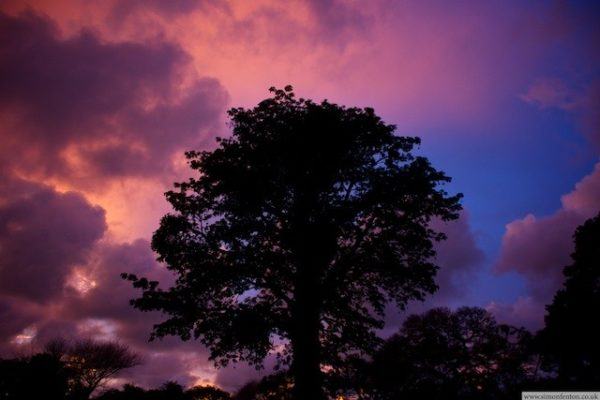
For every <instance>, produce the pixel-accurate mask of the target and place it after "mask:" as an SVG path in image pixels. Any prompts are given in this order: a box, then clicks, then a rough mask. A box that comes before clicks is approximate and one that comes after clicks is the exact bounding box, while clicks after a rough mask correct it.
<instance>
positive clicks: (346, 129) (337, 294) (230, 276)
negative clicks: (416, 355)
mask: <svg viewBox="0 0 600 400" xmlns="http://www.w3.org/2000/svg"><path fill="white" fill-rule="evenodd" d="M271 92H272V93H273V96H272V97H271V98H268V99H266V100H264V101H262V102H261V103H259V104H258V106H256V107H255V108H252V109H243V108H234V109H232V110H230V111H229V116H230V118H231V125H232V128H233V135H232V137H231V138H227V139H219V140H218V147H217V148H216V149H215V150H213V151H202V152H196V151H191V152H188V153H187V157H188V159H189V163H190V166H191V168H192V169H194V170H197V171H198V176H197V177H196V178H192V179H190V180H188V181H186V182H182V183H177V184H175V187H176V190H174V191H170V192H168V193H167V194H166V196H167V199H168V201H169V202H170V203H171V205H172V206H173V209H174V212H173V213H171V214H168V215H165V216H164V217H163V218H162V220H161V224H160V228H159V229H158V230H157V231H156V232H155V234H154V237H153V241H152V247H153V249H154V250H155V251H156V252H157V253H158V255H159V257H158V259H159V260H160V261H162V262H164V263H166V265H167V267H168V268H169V269H170V270H172V271H174V272H175V273H176V275H177V281H176V283H175V285H174V286H173V287H171V288H169V289H166V290H163V289H160V288H159V287H158V283H157V282H150V281H148V280H147V279H144V278H138V277H135V276H132V275H126V277H127V278H128V279H130V280H132V281H133V282H134V286H136V287H138V288H141V289H142V290H143V294H142V297H140V298H138V299H135V300H132V303H133V305H134V306H135V307H137V308H138V309H140V310H144V311H146V310H161V311H163V312H164V313H166V314H168V315H169V317H168V319H166V320H165V321H164V322H162V323H160V324H158V325H156V326H155V327H154V330H153V337H157V336H158V337H161V336H164V335H179V336H180V337H181V338H183V339H184V340H185V339H189V338H191V337H194V338H198V339H200V340H201V341H202V342H203V343H204V344H206V345H207V346H208V348H209V349H210V351H211V357H212V359H214V360H215V361H216V362H217V363H218V364H221V365H224V364H226V363H227V362H229V361H239V360H245V361H248V362H250V363H255V364H260V363H261V361H262V360H263V359H264V357H265V356H266V355H267V354H268V353H269V352H270V351H272V350H273V349H274V346H275V344H277V345H278V346H277V349H280V351H278V354H279V356H280V360H281V361H282V362H283V363H287V362H291V373H292V376H293V380H294V389H293V390H294V395H295V398H296V399H311V400H318V399H321V398H324V394H323V388H322V373H321V368H322V367H325V366H328V367H329V368H335V367H336V365H337V364H339V363H340V362H341V361H342V358H343V356H344V355H348V354H351V353H360V352H368V351H370V350H372V349H373V348H374V346H375V345H376V344H377V342H378V339H377V336H376V335H375V334H374V330H375V329H376V328H380V327H382V325H383V312H384V307H385V305H386V303H388V302H389V301H395V302H396V303H397V305H398V306H400V307H403V306H404V305H405V304H406V302H407V301H409V300H411V299H423V298H424V297H425V296H426V295H427V294H429V293H432V292H433V291H434V290H435V289H436V285H435V282H434V275H435V272H436V269H437V267H436V266H435V265H434V263H433V262H432V256H434V250H433V242H434V241H436V240H441V239H443V237H444V236H443V234H441V233H439V232H436V231H434V230H432V229H431V228H430V227H429V222H430V220H431V218H433V217H435V218H440V219H442V220H451V219H454V218H457V213H458V211H459V210H460V205H459V203H458V202H459V199H460V195H456V196H450V195H448V194H447V193H446V192H445V191H444V190H442V189H441V188H440V185H442V184H443V183H445V182H448V181H449V180H450V178H448V177H447V176H446V175H445V174H444V173H443V172H440V171H438V170H436V169H434V168H433V167H432V166H431V165H430V163H429V161H428V160H427V159H426V158H424V157H417V156H414V155H412V154H411V151H412V150H413V149H414V147H415V146H417V145H418V144H419V143H420V140H419V139H418V138H415V137H400V136H395V135H394V134H393V133H394V130H395V127H394V126H393V125H387V124H385V123H384V122H383V121H382V120H381V119H380V118H379V117H378V116H377V115H376V114H375V113H374V111H373V109H370V108H364V109H360V108H346V107H343V106H339V105H336V104H332V103H329V102H327V101H323V102H321V103H315V102H313V101H311V100H304V99H301V98H296V97H295V95H294V93H293V92H292V88H291V87H290V86H288V87H286V88H285V89H284V90H276V89H275V88H271ZM281 349H283V350H281Z"/></svg>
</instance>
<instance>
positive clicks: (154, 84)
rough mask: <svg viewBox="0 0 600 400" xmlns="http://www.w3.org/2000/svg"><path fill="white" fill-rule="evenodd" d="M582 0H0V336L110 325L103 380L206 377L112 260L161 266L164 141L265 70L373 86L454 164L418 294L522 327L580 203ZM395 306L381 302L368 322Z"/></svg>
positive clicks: (201, 132) (589, 101)
mask: <svg viewBox="0 0 600 400" xmlns="http://www.w3.org/2000/svg"><path fill="white" fill-rule="evenodd" d="M599 19H600V7H599V5H598V3H597V2H584V1H580V2H551V1H532V2H522V1H514V2H511V1H488V2H480V1H472V2H468V1H456V2H445V1H439V2H435V1H414V2H413V1H407V2H395V1H373V2H359V1H341V0H328V1H292V2H285V3H282V2H268V1H257V2H246V1H239V2H227V1H224V2H218V3H216V2H208V1H202V0H198V1H191V0H179V1H167V2H163V1H134V0H128V1H118V0H113V1H107V2H87V1H64V2H63V1H39V2H35V5H34V4H33V3H32V4H29V5H28V4H27V3H26V2H19V1H11V0H5V1H3V2H2V3H0V121H1V123H0V139H1V140H0V143H1V145H0V255H1V258H0V260H1V261H0V354H2V355H5V356H8V355H13V354H20V353H23V352H27V351H30V350H31V349H33V348H35V346H37V345H38V344H39V343H42V342H43V341H44V340H47V339H49V338H52V337H55V336H57V335H64V336H67V337H70V336H85V337H94V338H98V339H109V338H117V339H119V340H121V341H123V342H125V343H127V344H129V345H130V346H132V347H133V348H134V349H136V350H137V351H139V352H140V353H142V354H143V356H144V358H145V360H146V362H145V363H144V364H143V365H141V366H139V367H136V368H134V369H132V370H130V371H128V372H127V373H126V374H124V375H123V376H122V377H120V378H119V379H120V380H119V381H118V382H126V381H135V382H137V383H138V384H141V385H150V386H153V385H157V384H159V383H162V382H163V381H165V380H168V379H174V380H178V381H179V382H180V383H183V384H193V383H202V382H211V383H216V384H218V385H220V386H222V387H224V388H226V389H235V388H236V387H238V386H239V385H240V384H241V383H243V382H244V381H245V380H246V379H248V378H249V377H251V376H253V375H254V374H253V373H252V371H251V370H250V369H249V368H247V367H244V366H238V367H237V368H227V369H225V370H220V371H219V370H215V369H214V368H213V367H212V365H211V364H210V363H209V362H208V361H207V351H206V349H204V348H203V347H202V346H201V345H200V344H199V343H194V342H191V343H182V342H180V341H179V340H177V339H176V338H169V339H166V340H164V341H162V342H153V343H147V341H146V339H147V337H148V334H149V332H150V329H151V325H152V323H153V322H155V321H158V320H159V318H160V316H159V315H155V314H143V313H139V312H136V311H134V310H132V309H131V308H130V307H129V306H128V300H129V298H131V297H133V296H135V292H134V291H133V290H132V289H131V288H130V287H129V285H128V284H127V282H123V281H121V279H120V278H119V273H120V272H123V271H127V272H134V273H138V274H139V275H147V276H155V277H157V278H158V279H160V280H162V281H168V280H170V279H172V277H171V276H170V274H169V273H168V272H166V270H165V269H164V267H162V266H160V265H158V264H157V263H156V262H155V261H154V255H153V254H152V252H151V251H150V249H149V244H148V240H149V238H150V237H151V234H152V232H153V231H154V229H156V227H157V225H158V221H159V218H160V216H161V215H162V214H164V213H165V212H166V211H167V210H168V206H167V204H166V202H165V201H164V199H163V197H162V193H163V192H164V191H165V190H167V189H168V188H169V186H170V184H171V182H173V181H175V180H179V179H182V178H185V177H187V176H188V174H189V172H188V170H187V168H186V166H185V163H184V160H183V154H182V153H183V151H184V150H189V149H210V148H211V147H213V146H214V145H215V144H214V138H215V137H216V136H219V135H227V134H228V131H227V125H226V119H225V117H226V115H225V111H226V110H227V108H228V107H231V106H252V105H254V104H256V103H257V102H258V101H260V100H262V99H263V98H265V97H266V96H267V95H268V92H267V88H268V87H270V86H272V85H275V86H280V87H282V86H284V85H286V84H288V83H289V84H292V85H294V87H295V89H296V92H297V93H298V95H300V96H303V97H310V98H313V99H315V100H321V99H323V98H327V99H329V100H331V101H334V102H339V103H342V104H345V105H349V106H354V105H356V106H372V107H374V108H375V110H376V111H377V112H378V113H379V114H380V115H382V116H383V117H384V119H385V120H386V122H388V123H393V124H396V125H397V126H398V134H401V135H418V136H421V137H422V139H423V145H422V146H421V148H420V149H419V153H421V154H423V155H426V156H428V157H429V158H430V159H431V160H432V162H433V163H434V165H435V166H436V167H438V168H440V169H442V170H444V171H446V172H447V174H448V175H450V176H452V177H453V178H454V180H453V182H452V184H451V185H450V186H449V190H450V191H451V192H462V193H464V195H465V198H464V206H465V211H464V213H463V216H462V218H461V219H460V220H459V221H457V222H454V223H452V224H448V225H444V226H440V228H441V229H443V230H445V231H446V232H447V233H448V235H449V240H448V241H447V242H446V243H443V244H441V245H440V246H439V247H438V251H439V254H438V262H439V265H440V266H441V271H440V274H439V277H438V283H439V285H440V291H439V292H438V293H437V294H436V295H434V296H433V297H432V298H430V299H429V300H427V302H426V303H424V304H414V305H411V307H410V309H409V312H420V311H422V310H424V309H426V308H428V307H432V306H435V305H449V306H456V305H461V304H469V305H478V306H482V307H486V308H487V309H488V310H490V311H491V312H493V313H494V314H495V315H496V317H497V318H498V319H499V320H501V321H502V322H510V323H513V324H517V325H524V326H526V327H528V328H530V329H533V330H535V329H537V328H539V327H540V326H541V324H542V322H543V315H544V308H543V307H544V305H545V304H547V303H548V302H549V301H550V300H551V298H552V296H553V294H554V292H555V291H556V289H557V288H558V287H560V285H561V282H562V275H561V267H562V266H564V265H565V264H566V263H568V261H569V253H570V252H571V246H572V244H571V235H572V233H573V231H574V229H575V227H576V226H577V225H579V224H581V223H582V222H583V221H584V220H585V219H586V218H589V217H591V216H593V215H595V214H596V213H598V211H599V209H600V160H599V157H598V156H599V154H600V25H599V24H598V20H599ZM402 319H403V315H400V314H398V313H397V312H395V311H394V310H390V315H389V317H388V321H389V323H388V325H387V327H386V329H385V330H384V334H389V333H393V332H394V331H395V330H396V329H397V327H398V324H399V323H400V321H401V320H402Z"/></svg>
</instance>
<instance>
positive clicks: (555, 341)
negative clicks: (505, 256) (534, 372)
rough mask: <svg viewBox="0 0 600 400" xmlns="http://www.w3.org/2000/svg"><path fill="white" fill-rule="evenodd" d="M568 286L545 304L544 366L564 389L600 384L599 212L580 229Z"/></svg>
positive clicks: (568, 269)
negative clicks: (599, 329) (599, 337)
mask: <svg viewBox="0 0 600 400" xmlns="http://www.w3.org/2000/svg"><path fill="white" fill-rule="evenodd" d="M574 239H575V251H574V252H573V254H572V255H571V258H572V259H573V262H572V263H571V265H569V266H566V267H565V268H564V270H563V273H564V275H565V278H566V279H565V283H564V287H563V288H562V289H561V290H559V291H558V292H557V293H556V295H555V296H554V301H553V302H552V304H550V305H549V306H548V307H547V310H548V314H547V315H546V327H545V328H544V329H543V330H542V331H541V332H540V334H539V340H540V342H541V346H542V352H543V354H544V361H545V362H544V367H545V368H546V369H548V370H550V371H551V372H554V373H556V374H557V378H558V383H559V385H561V387H562V388H575V389H581V388H591V387H594V388H596V389H597V388H600V341H599V340H598V332H597V328H596V326H597V319H598V315H599V312H600V214H598V215H597V216H596V217H594V218H591V219H589V220H587V221H586V222H585V223H584V224H583V225H581V226H580V227H578V228H577V231H576V232H575V235H574Z"/></svg>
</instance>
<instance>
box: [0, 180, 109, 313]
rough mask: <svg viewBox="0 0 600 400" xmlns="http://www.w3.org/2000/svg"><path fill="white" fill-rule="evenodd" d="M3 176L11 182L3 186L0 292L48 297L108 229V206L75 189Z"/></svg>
mask: <svg viewBox="0 0 600 400" xmlns="http://www.w3.org/2000/svg"><path fill="white" fill-rule="evenodd" d="M3 179H6V180H7V181H12V182H11V183H9V184H7V185H2V186H1V187H0V200H1V201H0V260H1V261H0V293H2V294H10V295H13V296H19V297H23V298H26V299H28V300H33V301H39V302H42V301H46V300H49V299H51V298H53V297H55V296H57V295H58V294H59V293H61V291H62V290H63V286H64V283H65V279H66V277H67V276H68V274H69V272H70V271H71V269H72V268H73V267H74V266H75V265H77V264H80V263H85V262H86V260H87V256H88V254H89V251H90V250H91V248H92V247H93V246H94V244H95V243H96V241H97V240H98V239H100V237H102V235H103V234H104V231H105V230H106V223H105V220H104V210H102V209H101V208H99V207H95V206H92V205H91V204H90V203H88V202H87V201H86V200H85V199H84V198H83V197H82V196H81V195H79V194H77V193H74V192H67V193H58V192H56V191H54V190H53V189H51V188H49V187H45V186H42V185H34V184H31V183H21V184H20V183H19V182H18V181H17V180H14V179H11V178H8V177H3ZM7 189H11V191H10V192H7Z"/></svg>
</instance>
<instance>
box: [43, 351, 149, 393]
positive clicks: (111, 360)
mask: <svg viewBox="0 0 600 400" xmlns="http://www.w3.org/2000/svg"><path fill="white" fill-rule="evenodd" d="M46 352H47V353H49V354H53V355H54V356H55V357H60V360H61V361H62V362H63V363H64V364H65V366H66V368H68V370H69V375H70V379H69V392H70V396H71V398H73V399H76V400H79V399H89V398H90V396H91V395H92V393H93V392H94V391H95V390H96V389H98V388H99V387H101V386H102V385H103V384H104V383H105V382H106V380H107V379H108V378H110V377H112V376H114V375H115V374H117V373H118V372H120V371H122V370H124V369H127V368H131V367H133V366H135V365H138V364H139V363H140V357H139V356H138V355H137V354H136V353H134V352H133V351H131V350H130V349H129V347H128V346H126V345H124V344H122V343H119V342H116V341H108V342H101V341H95V340H92V339H84V340H79V341H77V342H75V343H72V344H69V343H67V342H65V341H63V340H61V339H58V340H54V341H52V342H50V343H48V344H47V345H46Z"/></svg>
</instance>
